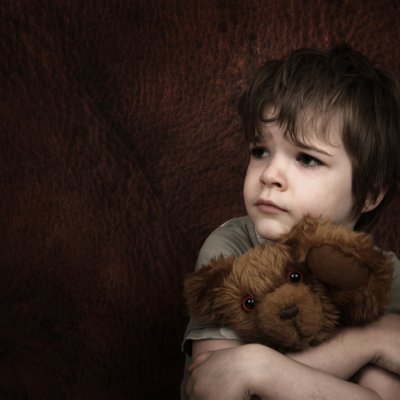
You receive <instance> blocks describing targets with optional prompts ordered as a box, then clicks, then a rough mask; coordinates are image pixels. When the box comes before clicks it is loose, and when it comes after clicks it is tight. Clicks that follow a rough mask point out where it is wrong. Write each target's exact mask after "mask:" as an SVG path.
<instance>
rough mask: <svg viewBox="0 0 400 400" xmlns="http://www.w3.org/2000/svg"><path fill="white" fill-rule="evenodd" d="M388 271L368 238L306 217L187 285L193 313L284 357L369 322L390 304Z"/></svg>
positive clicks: (214, 264) (214, 263)
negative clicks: (346, 327) (274, 239)
mask: <svg viewBox="0 0 400 400" xmlns="http://www.w3.org/2000/svg"><path fill="white" fill-rule="evenodd" d="M392 274H393V267H392V266H391V264H390V262H389V261H388V260H387V258H386V257H385V255H384V254H383V253H382V252H381V251H380V250H378V249H376V248H375V247H374V246H373V243H372V239H371V237H370V236H368V235H367V234H364V233H357V232H353V231H350V230H348V229H346V228H344V227H341V226H337V225H334V224H332V223H330V222H329V221H327V220H322V219H317V218H311V217H305V218H304V219H303V220H302V221H301V222H300V223H299V224H298V225H296V226H295V227H294V228H293V230H292V231H291V232H290V233H289V234H287V235H285V236H283V237H282V238H281V239H280V240H278V241H277V242H276V243H274V244H272V245H261V246H259V247H257V248H255V249H251V250H249V251H248V252H246V253H245V254H243V255H242V256H240V257H237V258H233V257H232V258H228V259H224V258H222V257H221V258H217V259H215V260H213V261H212V262H211V263H210V264H209V265H207V266H204V267H203V268H201V269H200V270H199V271H196V272H194V273H192V274H190V275H189V276H188V277H187V278H186V280H185V296H186V300H187V305H188V309H189V312H190V314H191V315H192V316H193V317H194V318H197V319H199V320H201V321H203V322H204V323H206V324H213V325H214V324H215V325H220V326H221V325H222V326H228V327H230V328H232V329H233V330H234V331H236V333H237V334H238V335H239V336H240V337H241V338H242V339H243V340H244V341H250V342H259V343H264V344H267V345H269V346H271V347H274V348H276V349H279V350H281V351H288V350H301V349H303V348H305V347H307V346H309V345H310V344H317V343H319V342H321V341H323V340H325V339H327V338H329V337H331V336H332V335H333V334H334V333H335V331H336V329H337V327H338V326H340V325H343V324H346V325H350V324H361V323H366V322H369V321H372V320H374V319H376V318H378V317H379V316H381V315H382V314H383V312H384V307H385V306H386V305H387V304H388V302H389V300H390V298H389V294H390V286H391V280H392Z"/></svg>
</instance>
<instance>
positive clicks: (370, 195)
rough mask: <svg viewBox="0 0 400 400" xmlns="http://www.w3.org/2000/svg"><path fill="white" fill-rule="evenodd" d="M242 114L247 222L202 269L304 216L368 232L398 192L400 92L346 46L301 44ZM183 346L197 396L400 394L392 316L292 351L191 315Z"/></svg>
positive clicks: (399, 329) (227, 233)
mask: <svg viewBox="0 0 400 400" xmlns="http://www.w3.org/2000/svg"><path fill="white" fill-rule="evenodd" d="M239 109H240V114H241V118H242V122H243V127H244V131H245V135H246V138H247V139H248V142H249V143H250V161H249V165H248V169H247V174H246V178H245V182H244V200H245V205H246V210H247V214H248V215H247V216H245V217H241V218H235V219H233V220H230V221H228V222H227V223H225V224H224V225H222V226H221V227H220V228H218V229H217V230H215V231H214V232H213V233H212V234H211V235H210V236H209V238H208V239H207V240H206V242H205V243H204V245H203V247H202V249H201V251H200V254H199V258H198V261H197V268H199V267H201V266H202V265H204V264H206V263H207V262H208V261H209V260H210V259H212V258H214V257H216V256H218V255H220V254H223V255H225V256H230V255H234V256H238V255H240V254H242V253H244V252H245V251H246V250H248V249H250V248H252V247H254V246H257V245H258V244H260V243H262V242H265V241H267V242H268V241H274V240H275V239H276V238H277V237H279V236H280V235H282V234H283V233H286V232H288V231H289V230H290V229H291V228H292V226H293V225H294V224H295V223H296V222H298V221H299V220H300V219H301V217H302V216H303V215H305V214H311V215H314V216H319V215H322V216H326V217H329V218H331V219H332V220H333V221H334V222H336V223H339V224H343V225H346V226H348V227H349V228H352V229H357V230H360V229H362V230H368V229H370V228H371V226H372V225H373V223H374V222H375V221H376V219H377V217H378V216H379V215H380V214H381V213H382V211H383V210H384V208H385V206H386V205H387V204H388V202H389V201H390V199H391V198H392V197H393V195H394V194H395V193H396V191H397V188H398V181H399V175H400V157H399V154H400V88H399V85H398V83H397V81H396V80H395V79H394V78H393V77H391V76H390V75H389V74H387V73H385V72H383V71H381V70H379V69H377V68H374V67H373V66H372V65H371V64H370V63H369V61H368V60H367V59H366V58H365V57H364V56H362V55H361V54H360V53H358V52H356V51H353V50H352V49H350V48H349V47H347V46H340V47H336V48H333V49H329V50H316V49H303V50H299V51H296V52H294V53H292V54H291V55H289V56H288V57H286V58H284V59H282V60H273V61H270V62H268V63H267V64H266V65H265V66H263V67H262V68H261V69H260V70H259V71H258V73H257V74H256V75H255V77H254V79H253V81H252V82H251V84H250V87H249V89H248V90H247V91H246V93H245V94H244V95H243V97H242V99H241V102H240V107H239ZM388 257H391V258H392V259H393V262H394V263H395V268H396V269H395V270H396V273H395V281H394V285H393V301H392V304H391V305H390V307H389V309H388V312H391V313H399V312H400V262H399V261H398V259H397V258H396V257H395V256H394V254H391V253H388ZM184 349H185V351H187V353H188V354H189V357H188V367H187V374H186V379H185V381H184V384H183V388H184V391H186V393H187V394H188V397H189V398H190V399H209V400H212V399H215V400H217V399H218V400H221V399H230V400H232V399H248V398H250V397H251V396H252V395H257V396H259V397H260V398H262V399H275V400H279V399H289V400H290V399H296V400H299V399H314V398H315V399H335V400H336V399H339V398H346V399H363V400H366V399H394V398H397V397H396V396H398V393H399V392H400V378H399V374H400V316H399V315H395V314H388V315H386V316H385V317H383V318H382V319H381V320H379V321H377V322H375V323H373V324H370V325H368V326H366V327H356V328H348V329H343V330H342V331H341V332H340V333H339V334H338V335H337V336H335V337H334V338H333V339H332V340H330V341H328V342H325V343H323V344H321V345H319V346H316V347H311V348H309V349H307V350H305V351H303V352H301V353H295V354H286V355H283V354H280V353H278V352H276V351H274V350H272V349H270V348H268V347H266V346H262V345H259V344H243V343H241V341H240V338H238V337H237V336H236V335H235V333H234V332H232V331H231V330H229V329H227V328H225V327H213V326H204V325H202V324H201V323H199V322H198V321H194V320H191V321H190V323H189V326H188V328H187V331H186V334H185V341H184ZM190 356H191V357H190ZM350 378H352V379H351V381H350ZM182 396H183V398H184V397H185V394H184V393H183V394H182Z"/></svg>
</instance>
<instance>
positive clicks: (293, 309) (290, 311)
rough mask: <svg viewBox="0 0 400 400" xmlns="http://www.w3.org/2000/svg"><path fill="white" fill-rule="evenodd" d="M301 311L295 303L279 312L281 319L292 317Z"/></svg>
mask: <svg viewBox="0 0 400 400" xmlns="http://www.w3.org/2000/svg"><path fill="white" fill-rule="evenodd" d="M298 313H299V309H298V307H297V306H296V305H295V304H292V305H290V306H286V307H284V308H282V310H281V311H280V312H279V317H280V318H281V319H292V318H294V317H295V316H296V315H297V314H298Z"/></svg>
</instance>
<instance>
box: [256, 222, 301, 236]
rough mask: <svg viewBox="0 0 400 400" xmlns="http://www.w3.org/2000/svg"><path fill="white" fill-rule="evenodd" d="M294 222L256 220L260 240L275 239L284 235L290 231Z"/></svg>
mask: <svg viewBox="0 0 400 400" xmlns="http://www.w3.org/2000/svg"><path fill="white" fill-rule="evenodd" d="M293 225H294V223H293V224H290V223H282V222H280V221H274V220H272V221H270V220H267V221H265V220H264V221H257V222H255V224H254V226H255V230H256V234H257V236H258V238H259V240H260V241H275V240H277V239H278V238H279V237H281V236H282V235H284V234H286V233H288V232H289V231H290V230H291V229H292V227H293Z"/></svg>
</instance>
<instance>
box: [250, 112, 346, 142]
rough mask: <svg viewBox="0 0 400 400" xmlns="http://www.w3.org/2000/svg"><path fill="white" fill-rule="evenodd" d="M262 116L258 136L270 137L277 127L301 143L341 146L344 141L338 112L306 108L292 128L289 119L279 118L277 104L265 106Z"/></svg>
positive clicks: (294, 140)
mask: <svg viewBox="0 0 400 400" xmlns="http://www.w3.org/2000/svg"><path fill="white" fill-rule="evenodd" d="M261 117H262V120H261V121H260V129H259V132H258V134H257V137H258V138H263V139H268V138H270V137H271V135H272V134H273V132H274V131H275V130H276V129H280V130H281V132H283V134H284V136H286V137H287V138H288V139H290V140H291V141H293V142H297V143H301V144H312V143H315V142H320V143H324V144H329V145H332V146H341V145H342V143H343V140H342V132H343V123H342V117H341V116H340V115H339V113H338V112H319V111H315V110H310V109H304V110H302V111H301V112H299V113H298V115H297V116H296V117H295V120H294V121H293V122H292V127H291V128H289V125H290V122H289V121H284V120H281V119H280V118H279V110H278V109H277V108H276V107H275V106H266V107H264V110H263V113H262V116H261Z"/></svg>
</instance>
